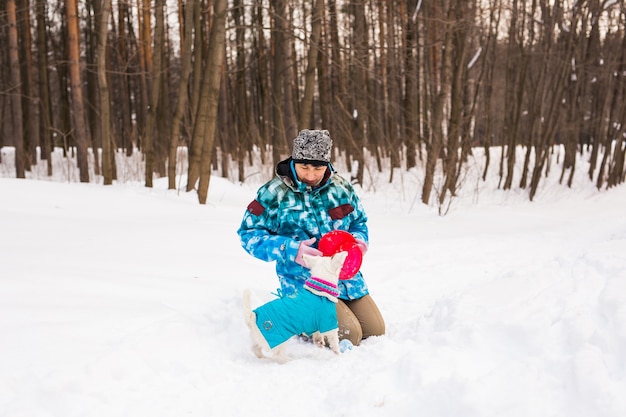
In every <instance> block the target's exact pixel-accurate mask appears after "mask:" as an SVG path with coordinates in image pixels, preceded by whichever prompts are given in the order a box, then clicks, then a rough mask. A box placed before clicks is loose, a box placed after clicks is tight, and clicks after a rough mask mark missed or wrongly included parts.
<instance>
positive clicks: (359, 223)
mask: <svg viewBox="0 0 626 417" xmlns="http://www.w3.org/2000/svg"><path fill="white" fill-rule="evenodd" d="M343 182H344V184H343V186H344V187H345V188H346V190H347V192H348V195H349V196H350V205H351V206H352V207H353V208H354V211H353V212H352V213H351V214H352V221H351V223H350V228H349V229H348V232H350V234H352V236H354V237H355V238H356V239H361V240H362V241H364V242H365V243H369V230H368V228H367V214H366V213H365V209H364V208H363V204H361V199H360V198H359V196H358V195H357V193H356V191H354V187H353V186H352V184H350V183H349V182H348V181H346V180H345V179H344V180H343Z"/></svg>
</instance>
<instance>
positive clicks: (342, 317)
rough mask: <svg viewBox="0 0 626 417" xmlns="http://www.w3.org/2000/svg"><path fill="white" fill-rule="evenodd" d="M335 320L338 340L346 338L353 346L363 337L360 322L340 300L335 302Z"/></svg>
mask: <svg viewBox="0 0 626 417" xmlns="http://www.w3.org/2000/svg"><path fill="white" fill-rule="evenodd" d="M337 322H338V323H339V340H344V339H347V340H349V341H350V342H351V343H352V344H353V345H354V346H358V345H359V343H361V340H362V339H363V329H362V328H361V323H360V322H359V319H358V318H357V317H356V316H355V315H354V313H353V312H352V310H350V308H349V307H348V306H347V305H346V304H344V303H343V302H342V301H341V300H340V301H339V302H338V303H337Z"/></svg>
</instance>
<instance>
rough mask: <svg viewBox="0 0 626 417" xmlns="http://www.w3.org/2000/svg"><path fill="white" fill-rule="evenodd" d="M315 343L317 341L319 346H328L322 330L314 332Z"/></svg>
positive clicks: (316, 344) (316, 343)
mask: <svg viewBox="0 0 626 417" xmlns="http://www.w3.org/2000/svg"><path fill="white" fill-rule="evenodd" d="M313 343H315V346H317V347H319V348H323V347H324V346H326V341H325V340H324V336H322V334H321V333H320V332H315V333H313Z"/></svg>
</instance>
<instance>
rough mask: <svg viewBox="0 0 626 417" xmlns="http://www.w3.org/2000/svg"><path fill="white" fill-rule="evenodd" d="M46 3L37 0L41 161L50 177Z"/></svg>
mask: <svg viewBox="0 0 626 417" xmlns="http://www.w3.org/2000/svg"><path fill="white" fill-rule="evenodd" d="M46 22H47V19H46V1H45V0H37V61H38V64H39V97H41V112H40V116H41V117H40V120H41V126H42V129H43V132H42V134H41V135H40V142H41V159H43V160H46V161H47V168H48V176H51V175H52V158H51V153H52V145H53V143H52V140H53V134H52V127H53V119H52V102H51V98H50V78H49V76H48V46H47V43H46V38H47V34H46V27H47V26H46Z"/></svg>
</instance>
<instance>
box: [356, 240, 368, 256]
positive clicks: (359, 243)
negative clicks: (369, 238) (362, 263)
mask: <svg viewBox="0 0 626 417" xmlns="http://www.w3.org/2000/svg"><path fill="white" fill-rule="evenodd" d="M354 240H355V241H356V245H357V246H358V247H359V249H361V253H362V254H363V255H365V253H366V252H367V247H368V245H367V243H365V241H364V240H361V239H354Z"/></svg>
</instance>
